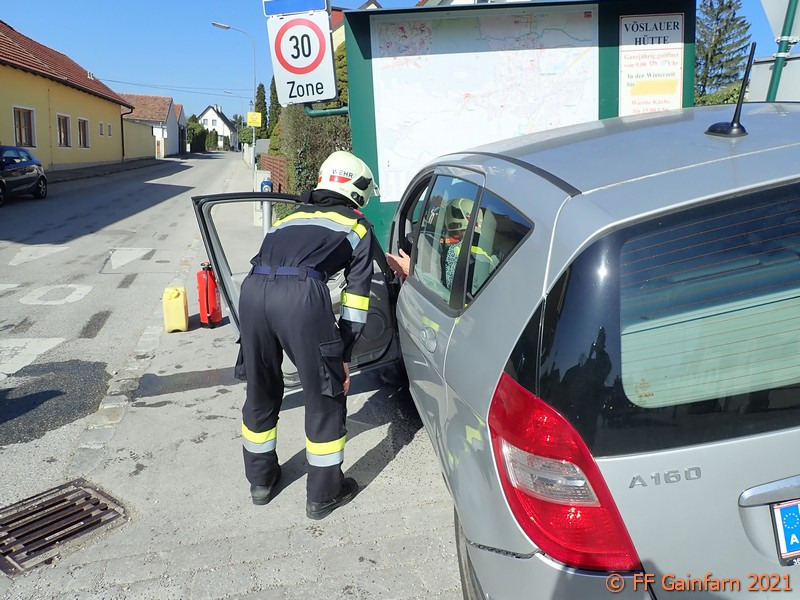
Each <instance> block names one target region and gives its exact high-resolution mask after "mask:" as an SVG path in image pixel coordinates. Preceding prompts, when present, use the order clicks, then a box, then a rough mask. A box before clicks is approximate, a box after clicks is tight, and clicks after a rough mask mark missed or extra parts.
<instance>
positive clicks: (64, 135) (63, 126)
mask: <svg viewBox="0 0 800 600" xmlns="http://www.w3.org/2000/svg"><path fill="white" fill-rule="evenodd" d="M58 145H59V146H61V147H62V148H68V147H69V146H71V144H70V139H69V117H68V116H66V115H58Z"/></svg>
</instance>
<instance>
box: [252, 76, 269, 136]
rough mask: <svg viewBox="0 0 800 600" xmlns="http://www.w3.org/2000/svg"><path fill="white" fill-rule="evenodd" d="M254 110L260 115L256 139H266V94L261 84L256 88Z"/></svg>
mask: <svg viewBox="0 0 800 600" xmlns="http://www.w3.org/2000/svg"><path fill="white" fill-rule="evenodd" d="M254 110H255V111H256V112H260V113H261V127H256V139H257V140H263V139H267V138H268V137H269V135H268V133H267V94H266V92H265V90H264V84H263V83H259V84H258V88H256V107H255V109H254Z"/></svg>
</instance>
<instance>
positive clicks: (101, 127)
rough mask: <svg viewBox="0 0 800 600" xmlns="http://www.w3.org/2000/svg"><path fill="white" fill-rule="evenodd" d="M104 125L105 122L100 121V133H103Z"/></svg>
mask: <svg viewBox="0 0 800 600" xmlns="http://www.w3.org/2000/svg"><path fill="white" fill-rule="evenodd" d="M103 125H105V123H100V135H103Z"/></svg>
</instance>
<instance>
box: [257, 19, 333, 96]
mask: <svg viewBox="0 0 800 600" xmlns="http://www.w3.org/2000/svg"><path fill="white" fill-rule="evenodd" d="M267 32H268V33H269V47H270V52H271V54H272V71H273V73H274V75H275V89H276V91H277V93H278V102H280V103H281V104H282V105H284V106H287V105H289V104H304V103H306V102H320V101H322V100H333V99H334V98H336V95H337V91H336V73H335V68H334V61H333V51H332V49H331V47H332V43H331V30H330V16H329V15H328V11H325V10H317V11H312V12H307V13H301V14H292V15H274V16H270V17H269V18H268V19H267Z"/></svg>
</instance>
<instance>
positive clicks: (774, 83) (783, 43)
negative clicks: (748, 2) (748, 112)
mask: <svg viewBox="0 0 800 600" xmlns="http://www.w3.org/2000/svg"><path fill="white" fill-rule="evenodd" d="M762 3H763V0H762ZM797 3H798V0H788V4H787V5H786V16H785V17H784V19H783V28H782V29H781V36H780V38H778V42H779V43H778V52H777V53H776V54H775V62H774V64H773V65H772V77H771V78H770V80H769V88H768V89H767V102H774V101H775V98H776V97H777V95H778V86H779V85H780V81H781V73H782V72H783V67H784V65H785V63H786V57H787V56H789V50H790V49H791V46H792V44H794V43H796V42H797V36H798V35H800V31H797V26H796V23H795V21H796V17H797ZM765 8H766V5H765Z"/></svg>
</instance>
